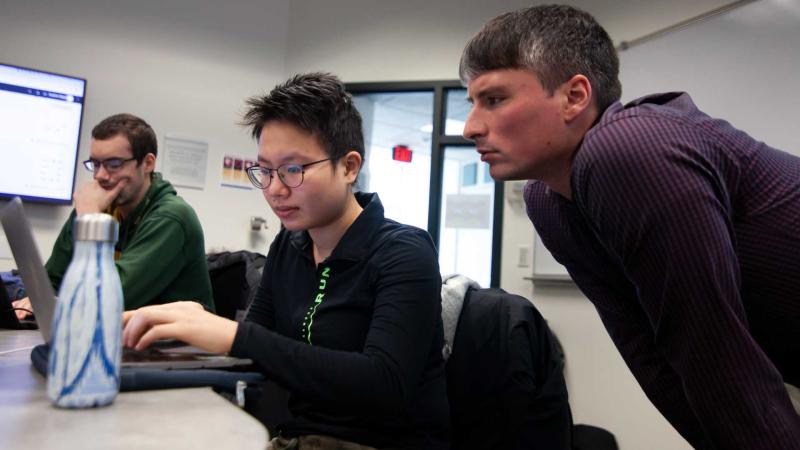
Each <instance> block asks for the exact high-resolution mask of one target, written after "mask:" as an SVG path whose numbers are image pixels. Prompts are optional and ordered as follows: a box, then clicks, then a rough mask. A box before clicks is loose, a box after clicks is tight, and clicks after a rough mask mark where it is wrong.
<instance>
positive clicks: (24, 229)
mask: <svg viewBox="0 0 800 450" xmlns="http://www.w3.org/2000/svg"><path fill="white" fill-rule="evenodd" d="M0 223H2V225H3V229H4V230H5V234H6V238H7V239H8V244H9V246H10V247H11V253H12V254H13V255H14V259H15V260H16V262H17V267H18V269H19V272H20V275H21V276H22V281H23V282H24V283H25V290H26V292H27V294H28V297H29V298H30V301H31V307H32V309H33V312H34V314H35V316H36V321H37V323H38V325H39V331H40V332H41V333H42V338H44V341H45V342H46V343H49V342H51V339H52V337H53V315H54V314H55V308H56V295H55V293H54V292H53V286H52V284H50V278H49V277H48V276H47V272H46V271H45V269H44V265H43V264H42V260H41V258H40V257H39V250H38V248H37V247H36V243H35V242H34V240H33V234H32V233H31V227H30V224H29V222H28V219H27V217H25V213H24V210H23V208H22V200H21V199H20V198H19V197H14V198H13V199H12V200H11V201H10V202H9V203H8V204H7V205H6V206H5V207H4V208H2V209H0ZM39 352H40V353H41V352H43V350H39ZM39 356H40V357H41V355H39ZM252 364H253V361H252V360H250V359H245V358H234V357H232V356H227V355H221V354H213V353H208V352H205V351H203V350H201V349H198V348H196V347H192V346H190V345H186V344H185V343H182V342H180V341H175V340H169V341H165V342H157V343H155V344H153V345H152V346H150V347H149V348H147V349H145V350H133V349H127V348H125V349H123V352H122V369H123V371H124V369H126V368H137V369H138V368H142V369H145V368H146V369H219V368H235V367H238V366H249V365H252Z"/></svg>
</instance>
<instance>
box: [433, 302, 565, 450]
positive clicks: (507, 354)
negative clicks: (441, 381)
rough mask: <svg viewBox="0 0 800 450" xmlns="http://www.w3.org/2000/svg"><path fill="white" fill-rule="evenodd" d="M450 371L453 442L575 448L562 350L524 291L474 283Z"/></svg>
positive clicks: (469, 448) (463, 447) (486, 447)
mask: <svg viewBox="0 0 800 450" xmlns="http://www.w3.org/2000/svg"><path fill="white" fill-rule="evenodd" d="M446 371H447V384H448V386H447V391H448V397H449V400H450V416H451V424H452V429H453V432H452V449H453V450H473V449H474V450H478V449H480V450H490V449H498V450H499V449H503V450H513V449H538V448H541V449H548V450H570V449H571V448H572V442H571V441H572V415H571V412H570V408H569V403H568V398H567V388H566V383H565V382H564V375H563V358H562V355H561V352H560V350H559V349H558V347H557V345H556V343H555V341H554V339H553V336H552V334H551V333H550V330H549V327H548V326H547V323H546V322H545V320H544V319H543V318H542V316H541V314H539V312H538V311H537V310H536V308H535V307H534V306H533V304H532V303H531V302H529V301H528V300H526V299H525V298H523V297H520V296H517V295H512V294H509V293H507V292H505V291H503V290H500V289H470V290H469V291H468V292H467V295H466V297H465V299H464V304H463V307H462V310H461V314H460V316H459V320H458V326H457V328H456V334H455V338H454V342H453V348H452V354H451V355H450V358H449V359H448V361H447V366H446Z"/></svg>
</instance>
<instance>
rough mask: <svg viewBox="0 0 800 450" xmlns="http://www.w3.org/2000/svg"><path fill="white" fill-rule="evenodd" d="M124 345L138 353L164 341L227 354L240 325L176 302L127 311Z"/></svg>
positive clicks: (124, 321)
mask: <svg viewBox="0 0 800 450" xmlns="http://www.w3.org/2000/svg"><path fill="white" fill-rule="evenodd" d="M122 325H123V327H124V329H123V331H122V345H124V346H125V347H132V348H135V349H137V350H141V349H143V348H146V347H147V346H148V345H150V344H152V343H153V342H155V341H157V340H160V339H178V340H181V341H183V342H186V343H188V344H191V345H194V346H195V347H198V348H201V349H203V350H206V351H208V352H211V353H227V352H229V351H230V350H231V347H232V346H233V339H234V337H235V336H236V330H237V329H238V327H239V324H238V323H236V322H235V321H233V320H229V319H226V318H224V317H220V316H217V315H214V314H212V313H210V312H207V311H206V310H204V309H203V307H202V306H201V305H200V304H199V303H197V302H173V303H165V304H163V305H155V306H145V307H143V308H139V309H137V310H135V311H126V312H125V313H124V314H123V316H122Z"/></svg>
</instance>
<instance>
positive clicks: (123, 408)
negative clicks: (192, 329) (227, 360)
mask: <svg viewBox="0 0 800 450" xmlns="http://www.w3.org/2000/svg"><path fill="white" fill-rule="evenodd" d="M40 343H42V337H41V335H40V334H39V332H38V331H30V330H0V448H2V449H28V448H35V449H51V448H53V449H55V448H58V449H69V448H76V449H95V448H97V449H101V448H102V449H132V448H136V449H149V448H169V449H182V448H185V449H192V450H199V449H205V448H208V449H222V448H236V449H262V450H263V449H264V448H265V447H266V443H267V440H268V438H269V436H268V433H267V430H266V428H265V427H264V426H263V425H262V424H261V423H260V422H258V421H257V420H256V419H254V418H253V417H251V416H250V415H248V414H247V413H245V412H244V411H242V410H241V409H239V408H238V407H236V406H235V405H233V404H232V403H230V402H229V401H227V400H225V399H224V398H222V397H221V396H219V395H217V394H216V393H214V391H213V390H211V388H192V389H165V390H158V391H139V392H125V393H120V394H119V395H118V396H117V398H116V400H114V403H113V404H111V405H110V406H107V407H103V408H92V409H83V410H66V409H60V408H55V407H53V406H52V404H51V403H50V399H49V398H48V397H47V390H46V383H45V379H44V377H42V376H41V375H40V374H39V373H38V372H36V371H35V370H34V369H33V366H31V363H30V349H31V348H32V347H33V346H35V345H38V344H40Z"/></svg>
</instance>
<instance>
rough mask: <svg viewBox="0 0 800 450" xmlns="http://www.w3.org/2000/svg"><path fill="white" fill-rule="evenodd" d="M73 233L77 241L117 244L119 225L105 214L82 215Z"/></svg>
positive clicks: (75, 224) (76, 220)
mask: <svg viewBox="0 0 800 450" xmlns="http://www.w3.org/2000/svg"><path fill="white" fill-rule="evenodd" d="M72 231H73V234H72V235H73V236H74V237H75V240H76V241H102V242H117V236H118V235H119V224H117V221H116V220H114V218H113V217H111V216H110V215H108V214H105V213H91V214H81V215H79V216H78V217H76V218H75V223H74V226H73V230H72Z"/></svg>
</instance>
